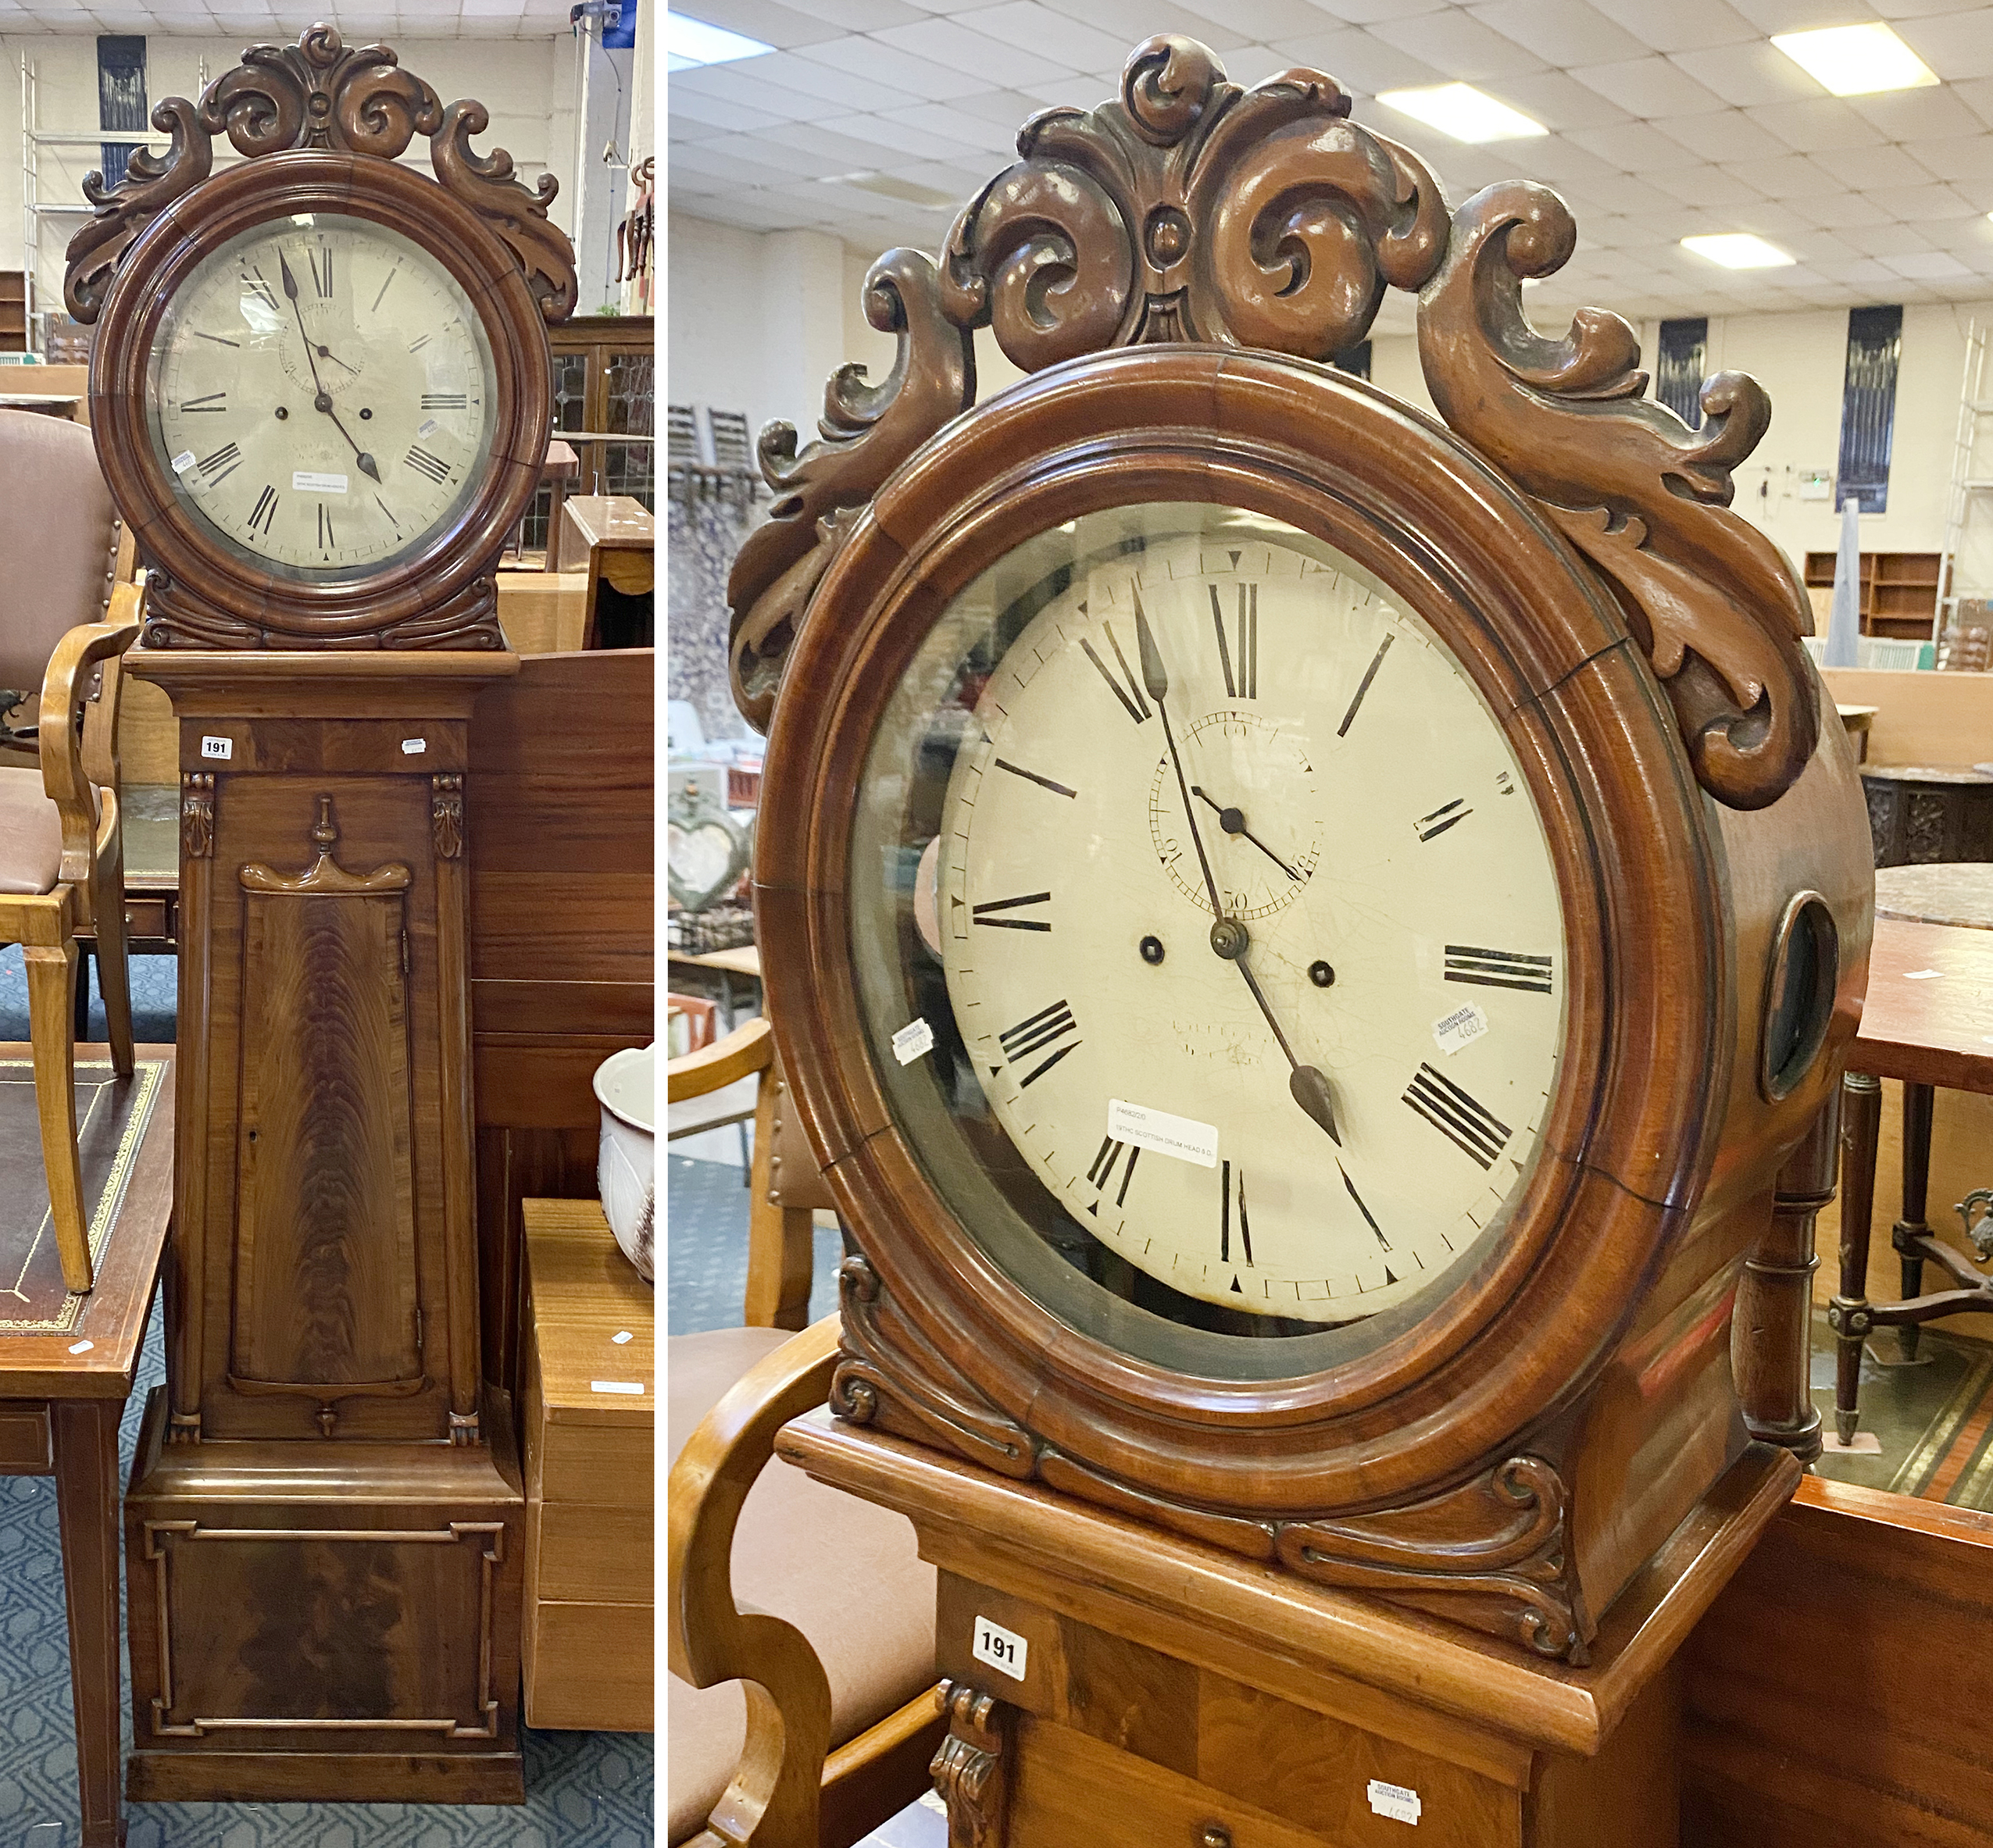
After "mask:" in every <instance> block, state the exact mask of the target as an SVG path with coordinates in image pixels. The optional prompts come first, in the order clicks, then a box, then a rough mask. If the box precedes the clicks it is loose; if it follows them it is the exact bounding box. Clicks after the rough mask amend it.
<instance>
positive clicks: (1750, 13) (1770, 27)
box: [1732, 0, 1980, 33]
mask: <svg viewBox="0 0 1993 1848" xmlns="http://www.w3.org/2000/svg"><path fill="white" fill-rule="evenodd" d="M1979 3H1980V0H1970V4H1972V5H1978V4H1979ZM1732 4H1733V5H1735V7H1736V8H1737V10H1738V12H1741V13H1742V14H1743V15H1744V16H1745V18H1746V19H1747V20H1749V21H1750V22H1751V23H1752V25H1754V26H1756V27H1760V28H1761V29H1762V30H1764V31H1766V32H1768V33H1770V32H1809V31H1811V30H1813V28H1814V27H1816V26H1860V25H1865V24H1866V23H1867V22H1868V21H1869V20H1872V19H1873V18H1874V17H1875V9H1874V7H1873V5H1872V3H1871V0H1732Z"/></svg>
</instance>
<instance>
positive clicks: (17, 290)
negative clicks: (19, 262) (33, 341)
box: [0, 269, 28, 353]
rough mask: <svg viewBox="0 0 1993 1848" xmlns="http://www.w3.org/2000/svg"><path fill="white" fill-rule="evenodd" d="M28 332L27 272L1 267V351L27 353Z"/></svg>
mask: <svg viewBox="0 0 1993 1848" xmlns="http://www.w3.org/2000/svg"><path fill="white" fill-rule="evenodd" d="M27 333H28V329H27V271H26V270H24V269H0V353H25V352H26V351H27Z"/></svg>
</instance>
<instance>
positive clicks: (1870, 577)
mask: <svg viewBox="0 0 1993 1848" xmlns="http://www.w3.org/2000/svg"><path fill="white" fill-rule="evenodd" d="M1837 557H1838V554H1836V553H1834V552H1830V551H1827V552H1809V553H1807V555H1806V573H1805V576H1806V583H1807V585H1808V587H1809V588H1812V587H1821V588H1825V589H1829V590H1830V589H1832V588H1833V586H1834V562H1835V559H1836V558H1837ZM1938 564H1939V555H1938V553H1936V552H1863V554H1862V576H1861V602H1860V605H1859V608H1860V612H1861V621H1862V633H1863V634H1864V635H1892V636H1901V637H1906V638H1907V637H1916V639H1917V640H1920V641H1928V640H1930V638H1931V627H1932V624H1933V623H1934V621H1935V620H1936V618H1937V615H1938Z"/></svg>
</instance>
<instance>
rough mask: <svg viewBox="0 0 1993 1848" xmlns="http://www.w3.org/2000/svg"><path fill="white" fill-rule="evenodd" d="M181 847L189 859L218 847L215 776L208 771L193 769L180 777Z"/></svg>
mask: <svg viewBox="0 0 1993 1848" xmlns="http://www.w3.org/2000/svg"><path fill="white" fill-rule="evenodd" d="M180 851H181V852H182V853H184V854H186V856H187V857H188V859H190V860H205V859H206V858H209V856H210V855H211V854H213V852H214V851H215V780H214V777H213V775H212V774H211V773H210V772H208V771H205V770H190V771H189V772H188V773H187V774H186V775H185V776H183V777H181V778H180Z"/></svg>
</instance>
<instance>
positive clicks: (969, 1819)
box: [927, 1681, 1012, 1848]
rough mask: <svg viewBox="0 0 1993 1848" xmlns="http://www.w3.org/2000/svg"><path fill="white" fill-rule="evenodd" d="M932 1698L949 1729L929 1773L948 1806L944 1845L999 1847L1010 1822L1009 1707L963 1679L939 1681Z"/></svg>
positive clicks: (949, 1847) (936, 1790)
mask: <svg viewBox="0 0 1993 1848" xmlns="http://www.w3.org/2000/svg"><path fill="white" fill-rule="evenodd" d="M934 1698H935V1704H936V1705H937V1706H938V1707H939V1708H940V1710H941V1712H942V1714H944V1715H945V1717H946V1718H947V1720H948V1731H947V1732H946V1733H945V1734H944V1735H943V1736H942V1739H941V1744H940V1746H938V1748H937V1749H936V1750H935V1753H934V1761H933V1762H932V1763H931V1764H929V1765H928V1767H927V1775H928V1776H930V1778H933V1779H934V1789H935V1792H936V1793H937V1794H938V1796H940V1798H941V1801H942V1802H943V1803H945V1804H946V1805H947V1806H948V1848H1002V1844H1003V1842H1004V1839H1005V1836H1006V1834H1007V1832H1008V1826H1007V1825H1008V1824H1009V1807H1010V1806H1009V1796H1010V1762H1009V1758H1010V1755H1009V1751H1008V1750H1007V1748H1008V1746H1009V1736H1010V1721H1011V1714H1012V1710H1011V1709H1010V1708H1009V1707H1007V1706H1005V1704H1003V1703H1002V1701H999V1700H997V1699H996V1697H995V1696H994V1695H991V1694H986V1693H984V1692H983V1691H982V1690H981V1689H980V1688H974V1687H971V1686H970V1685H969V1684H968V1683H967V1682H959V1681H943V1682H941V1683H940V1684H939V1685H938V1686H937V1687H936V1688H935V1689H934Z"/></svg>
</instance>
